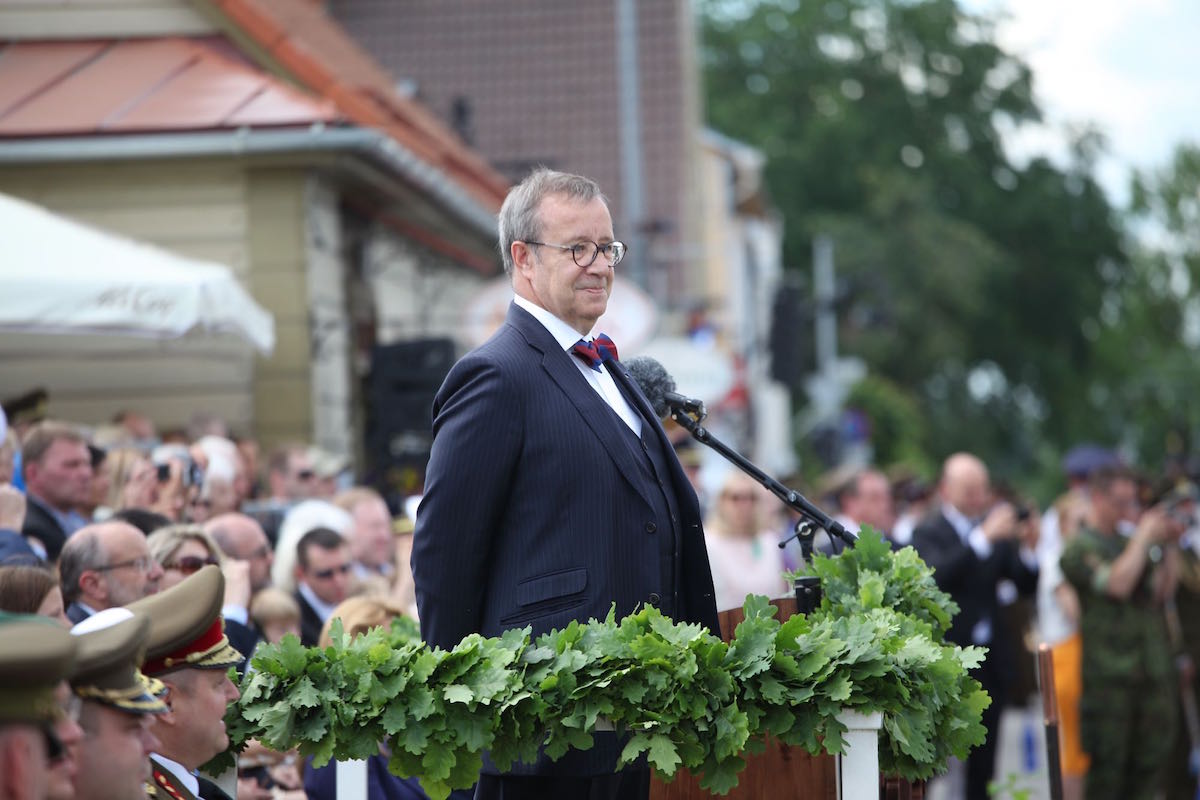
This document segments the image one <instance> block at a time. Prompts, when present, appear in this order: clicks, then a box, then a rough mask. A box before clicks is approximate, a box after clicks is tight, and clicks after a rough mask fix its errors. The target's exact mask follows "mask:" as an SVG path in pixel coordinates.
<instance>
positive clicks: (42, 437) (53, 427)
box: [21, 420, 92, 561]
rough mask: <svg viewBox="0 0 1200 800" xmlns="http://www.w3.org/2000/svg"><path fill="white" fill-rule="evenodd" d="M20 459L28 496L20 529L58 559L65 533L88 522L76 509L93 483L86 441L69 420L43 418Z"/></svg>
mask: <svg viewBox="0 0 1200 800" xmlns="http://www.w3.org/2000/svg"><path fill="white" fill-rule="evenodd" d="M21 463H22V465H23V466H22V469H23V470H24V475H25V491H26V494H27V496H28V500H29V504H28V506H27V507H26V509H25V524H24V526H23V527H22V529H21V533H22V534H23V535H24V536H25V538H26V539H32V540H36V541H37V542H38V544H39V545H40V546H41V547H42V548H43V549H44V550H45V553H46V560H47V561H57V560H58V554H59V552H60V551H61V550H62V546H63V544H64V543H65V542H66V541H67V538H68V537H69V536H71V535H72V534H73V533H75V531H77V530H79V529H80V528H82V527H83V526H84V525H86V524H87V522H88V521H87V520H86V519H84V518H83V517H82V516H81V515H80V514H79V512H78V511H77V509H79V508H81V507H83V506H85V505H86V504H87V503H88V502H89V498H90V493H91V488H92V455H91V451H89V450H88V445H87V440H86V439H85V438H84V437H83V434H81V433H80V432H79V431H77V430H76V429H75V428H73V427H71V426H70V425H67V424H66V423H63V422H55V421H53V420H45V421H42V422H39V423H38V424H36V425H34V426H33V427H32V428H30V429H29V433H28V434H27V435H26V436H25V438H24V440H23V441H22V446H21Z"/></svg>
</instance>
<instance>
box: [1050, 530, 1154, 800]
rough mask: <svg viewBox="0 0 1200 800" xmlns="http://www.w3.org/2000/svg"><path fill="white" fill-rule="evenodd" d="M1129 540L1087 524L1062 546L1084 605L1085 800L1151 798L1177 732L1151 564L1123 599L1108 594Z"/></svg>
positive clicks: (1081, 712) (1064, 565) (1082, 709)
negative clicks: (1111, 577)
mask: <svg viewBox="0 0 1200 800" xmlns="http://www.w3.org/2000/svg"><path fill="white" fill-rule="evenodd" d="M1127 544H1128V540H1127V539H1126V538H1125V537H1123V536H1120V535H1117V534H1113V535H1111V536H1105V535H1103V534H1101V533H1099V532H1097V531H1095V530H1093V529H1090V528H1087V527H1083V528H1080V530H1079V533H1078V534H1076V536H1075V537H1074V538H1072V540H1071V541H1070V542H1068V544H1067V546H1066V548H1065V549H1064V550H1063V554H1062V559H1061V564H1062V571H1063V574H1064V575H1065V576H1066V578H1067V580H1068V581H1070V582H1071V585H1072V586H1074V587H1075V589H1076V591H1077V592H1078V593H1079V599H1080V603H1081V605H1082V619H1081V621H1080V630H1081V632H1082V634H1083V696H1082V699H1081V701H1080V704H1079V717H1080V734H1081V738H1082V740H1083V748H1084V750H1086V751H1087V752H1088V754H1089V755H1090V756H1091V759H1092V763H1091V768H1090V769H1089V770H1088V775H1087V790H1086V796H1087V798H1088V800H1099V798H1114V800H1116V798H1121V800H1125V799H1126V798H1139V797H1144V798H1152V797H1154V796H1155V793H1156V791H1157V790H1158V789H1159V788H1160V787H1161V782H1162V772H1163V768H1164V765H1165V763H1166V760H1167V756H1168V755H1169V754H1170V751H1171V746H1172V743H1173V741H1174V736H1175V726H1176V718H1177V704H1176V690H1175V687H1176V683H1175V681H1176V678H1175V672H1174V666H1173V664H1172V658H1171V648H1170V644H1169V640H1168V637H1167V629H1166V622H1165V620H1164V618H1163V612H1162V607H1161V604H1159V603H1156V602H1155V601H1154V598H1153V590H1152V586H1151V582H1152V577H1153V574H1154V567H1153V565H1151V564H1148V565H1147V568H1146V570H1145V571H1144V572H1143V573H1142V576H1141V579H1140V580H1139V582H1138V584H1137V587H1136V588H1135V589H1134V591H1133V593H1132V594H1131V595H1130V596H1129V597H1128V598H1126V599H1123V600H1122V599H1119V598H1115V597H1111V596H1109V595H1108V594H1107V593H1106V592H1105V586H1106V585H1107V583H1108V576H1109V571H1110V569H1111V567H1112V564H1113V562H1114V561H1115V560H1116V559H1117V557H1118V556H1120V555H1121V552H1122V551H1123V550H1124V549H1125V546H1126V545H1127Z"/></svg>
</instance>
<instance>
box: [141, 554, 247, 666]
mask: <svg viewBox="0 0 1200 800" xmlns="http://www.w3.org/2000/svg"><path fill="white" fill-rule="evenodd" d="M224 598H225V576H224V575H222V574H221V569H220V568H219V567H217V566H215V565H212V564H210V565H209V566H207V567H204V568H203V569H201V570H200V571H199V572H197V573H195V574H194V575H190V576H188V577H187V578H184V579H183V580H182V581H180V582H179V583H177V584H176V585H174V586H172V587H171V588H170V589H166V590H165V591H161V592H159V593H158V594H152V595H150V596H149V597H144V598H142V599H141V600H137V601H135V602H133V603H130V604H129V605H128V606H126V608H128V609H129V610H130V611H133V612H134V613H137V614H145V615H146V616H147V617H149V618H150V641H149V642H148V643H147V645H146V660H145V662H144V663H143V664H142V672H144V673H146V674H147V675H162V674H164V673H166V672H170V671H171V670H173V669H181V668H183V667H193V668H196V669H228V668H229V667H234V666H237V665H238V664H240V663H242V654H241V653H239V652H238V651H237V650H235V649H234V648H233V646H232V645H230V644H229V639H228V638H227V637H226V636H225V630H224V625H223V624H222V622H221V603H222V601H223V600H224Z"/></svg>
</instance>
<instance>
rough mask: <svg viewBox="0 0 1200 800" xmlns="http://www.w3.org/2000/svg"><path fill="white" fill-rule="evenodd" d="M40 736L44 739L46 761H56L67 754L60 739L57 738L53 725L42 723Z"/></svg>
mask: <svg viewBox="0 0 1200 800" xmlns="http://www.w3.org/2000/svg"><path fill="white" fill-rule="evenodd" d="M42 738H43V739H45V741H46V760H47V761H58V760H59V759H60V758H62V757H63V756H64V755H66V754H67V748H66V747H65V746H64V745H63V743H62V739H60V738H58V733H57V732H56V731H55V730H54V726H53V725H50V724H46V725H42Z"/></svg>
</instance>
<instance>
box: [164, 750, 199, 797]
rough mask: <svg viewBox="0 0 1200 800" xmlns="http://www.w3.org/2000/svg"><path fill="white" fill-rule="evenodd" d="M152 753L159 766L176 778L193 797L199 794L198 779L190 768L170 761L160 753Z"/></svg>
mask: <svg viewBox="0 0 1200 800" xmlns="http://www.w3.org/2000/svg"><path fill="white" fill-rule="evenodd" d="M153 755H154V760H155V761H157V762H158V764H159V766H161V767H162V768H163V769H165V770H166V771H167V772H170V773H171V774H172V775H174V776H175V777H176V778H178V779H179V782H180V783H182V784H183V785H184V786H186V787H187V789H188V791H190V792H191V793H192V795H193V796H194V797H199V796H200V779H199V778H197V777H196V776H195V775H193V774H192V771H191V770H190V769H188V768H187V767H185V766H184V765H183V764H180V763H179V762H178V761H172V760H171V759H169V758H167V757H166V756H164V755H163V754H162V753H154V754H153Z"/></svg>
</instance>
